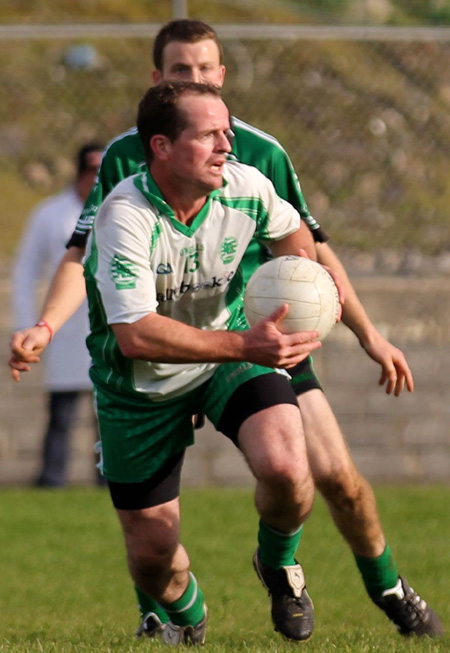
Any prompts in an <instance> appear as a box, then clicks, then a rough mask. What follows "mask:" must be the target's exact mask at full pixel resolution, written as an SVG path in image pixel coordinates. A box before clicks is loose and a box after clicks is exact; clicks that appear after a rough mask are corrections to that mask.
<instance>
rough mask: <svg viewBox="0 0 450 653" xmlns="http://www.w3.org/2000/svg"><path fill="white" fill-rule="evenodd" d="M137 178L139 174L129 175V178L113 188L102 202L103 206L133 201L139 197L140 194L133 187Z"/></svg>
mask: <svg viewBox="0 0 450 653" xmlns="http://www.w3.org/2000/svg"><path fill="white" fill-rule="evenodd" d="M138 176H139V173H137V174H135V175H131V176H130V177H125V179H122V181H119V183H118V184H117V185H116V186H114V188H113V189H112V191H111V192H110V193H109V194H108V195H107V196H106V198H105V199H104V201H103V204H105V205H108V204H111V202H117V201H120V200H133V199H135V198H136V197H140V194H139V192H138V190H137V188H136V185H135V183H134V182H135V179H136V177H138Z"/></svg>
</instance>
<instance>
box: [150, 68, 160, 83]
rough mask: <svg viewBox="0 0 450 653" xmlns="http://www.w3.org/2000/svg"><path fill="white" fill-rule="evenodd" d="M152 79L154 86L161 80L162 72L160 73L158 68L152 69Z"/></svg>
mask: <svg viewBox="0 0 450 653" xmlns="http://www.w3.org/2000/svg"><path fill="white" fill-rule="evenodd" d="M152 80H153V84H154V85H155V86H156V85H157V84H159V83H160V82H161V80H162V73H161V71H160V70H153V71H152Z"/></svg>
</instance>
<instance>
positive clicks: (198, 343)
mask: <svg viewBox="0 0 450 653" xmlns="http://www.w3.org/2000/svg"><path fill="white" fill-rule="evenodd" d="M112 328H113V330H114V333H115V336H116V338H117V341H118V343H119V347H120V349H121V351H122V353H123V355H124V356H126V357H127V358H131V359H140V360H149V361H153V362H157V363H200V362H202V363H224V362H231V361H241V360H245V359H244V355H245V342H244V337H243V334H242V333H240V332H236V331H206V330H200V329H196V328H194V327H191V326H189V325H187V324H183V323H182V322H178V321H177V320H173V319H171V318H168V317H164V316H162V315H157V314H156V313H151V314H149V315H147V316H145V317H144V318H142V319H141V320H138V321H137V322H135V323H134V324H115V325H113V327H112Z"/></svg>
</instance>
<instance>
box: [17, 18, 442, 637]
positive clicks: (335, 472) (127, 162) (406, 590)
mask: <svg viewBox="0 0 450 653" xmlns="http://www.w3.org/2000/svg"><path fill="white" fill-rule="evenodd" d="M154 63H155V70H154V72H153V81H154V82H155V83H159V82H160V81H162V80H166V79H189V80H192V81H196V82H201V81H207V82H211V83H213V84H215V85H216V86H219V87H220V86H222V84H223V82H224V78H225V67H224V66H223V63H222V49H221V46H220V43H219V41H218V38H217V35H216V33H215V31H214V29H213V28H212V27H210V26H209V25H206V24H205V23H203V22H201V21H195V20H178V21H172V22H171V23H168V24H167V25H166V26H164V27H163V28H162V30H161V31H160V33H159V34H158V36H157V38H156V40H155V44H154ZM232 129H233V132H234V138H233V141H232V151H231V152H230V153H229V156H230V157H232V158H234V159H236V160H239V161H242V162H244V163H247V164H249V165H254V166H256V167H257V168H258V169H259V170H261V171H262V172H263V173H264V174H265V175H266V176H267V177H268V178H269V179H271V180H272V182H273V183H274V186H275V188H276V190H277V192H278V194H279V195H280V196H281V197H283V198H284V199H287V200H288V201H289V202H290V203H291V204H293V206H294V207H295V208H296V209H297V210H298V211H299V213H300V215H301V216H302V218H303V219H304V220H305V222H306V223H307V224H308V225H309V226H310V228H311V230H312V233H313V235H314V238H315V241H316V251H317V258H318V260H319V262H321V263H323V264H326V265H328V266H329V267H331V268H332V269H334V270H335V271H337V272H338V274H339V277H340V279H341V283H342V284H343V286H344V289H345V296H346V300H345V306H344V310H343V316H342V320H343V322H344V323H345V324H346V325H347V326H348V327H349V328H350V329H351V330H352V331H353V332H354V333H355V335H356V337H357V338H358V340H359V342H360V344H361V346H362V347H363V349H364V350H365V351H366V353H367V354H368V355H369V356H370V357H371V358H372V359H373V360H374V361H376V362H377V363H379V364H380V366H381V370H382V372H381V377H380V384H381V385H384V384H386V391H387V392H388V393H392V392H394V394H395V395H396V396H398V395H399V394H400V393H401V392H402V390H403V387H404V385H405V384H406V386H407V388H408V389H409V390H410V391H412V390H413V387H414V386H413V378H412V374H411V371H410V369H409V367H408V364H407V362H406V360H405V357H404V356H403V354H402V352H401V351H399V350H398V349H397V348H395V347H393V346H392V345H391V344H390V343H389V342H387V341H386V340H385V339H384V338H383V337H382V336H381V334H380V333H378V331H377V330H376V328H375V327H374V325H373V324H372V322H371V321H370V319H369V317H368V316H367V314H366V312H365V310H364V308H363V307H362V305H361V303H360V302H359V300H358V297H357V296H356V293H355V291H354V289H353V287H352V285H351V283H350V281H349V279H348V277H347V275H346V273H345V270H344V269H343V267H342V265H341V264H340V262H339V260H338V259H337V257H336V256H335V254H334V253H333V251H332V249H331V248H330V247H329V245H328V243H326V242H324V240H326V237H325V236H324V234H323V232H322V231H321V230H320V228H319V225H318V224H317V222H316V221H315V220H314V219H312V218H311V216H310V214H309V211H308V208H307V206H306V203H305V201H304V199H303V196H302V193H301V189H300V186H299V183H298V179H297V176H296V174H295V171H294V169H293V166H292V163H291V161H290V159H289V157H288V156H287V154H286V152H285V150H284V149H283V148H282V147H281V146H280V144H279V143H278V141H277V140H276V139H275V138H273V137H272V136H270V135H269V134H265V133H264V132H262V131H260V130H258V129H256V128H255V127H252V126H250V125H248V124H246V123H244V122H242V121H241V120H239V119H236V118H232ZM144 161H145V157H144V153H143V149H142V145H141V143H140V140H139V136H138V134H137V131H136V129H132V130H130V131H129V132H127V133H125V134H122V135H121V136H119V137H118V138H116V139H115V140H114V141H113V142H112V143H111V144H110V145H109V147H108V148H107V150H106V152H105V154H104V158H103V163H102V166H101V169H100V175H99V179H98V183H97V185H96V186H95V187H94V189H93V192H92V194H91V196H90V198H89V199H88V201H87V203H86V205H85V209H84V211H83V214H82V216H81V219H80V221H79V223H78V225H77V229H76V232H75V234H74V236H73V237H72V240H71V247H70V248H69V249H68V252H67V254H66V257H65V259H64V261H63V263H62V265H61V267H60V271H59V274H58V275H57V277H56V278H55V281H54V285H53V289H52V292H51V293H50V296H49V300H48V301H47V303H46V306H45V307H44V310H43V313H42V316H41V317H42V319H45V320H47V322H48V323H50V324H51V325H52V327H53V328H54V329H55V330H57V329H58V328H59V327H60V326H61V324H63V323H64V321H65V320H66V319H67V317H68V316H69V315H71V314H72V312H73V310H74V307H76V306H77V301H78V298H79V300H80V301H81V298H82V297H83V296H84V293H85V291H84V283H83V280H82V273H81V265H80V261H81V257H82V254H83V251H84V246H85V244H86V238H87V234H88V232H89V230H90V228H91V225H92V222H93V220H94V219H95V216H96V213H97V210H98V207H99V205H100V203H101V202H102V200H103V198H104V197H106V195H107V194H108V193H109V192H110V191H111V190H112V188H114V186H115V185H116V184H117V183H118V182H119V181H121V180H122V179H124V178H125V177H127V176H128V175H130V174H134V173H136V172H138V171H139V170H140V169H141V167H142V166H143V165H144ZM265 256H266V253H265V251H264V250H263V249H262V248H261V247H260V246H259V245H258V244H257V243H256V242H255V241H254V242H253V243H252V245H251V247H250V249H249V252H248V253H247V259H246V260H247V262H248V265H247V268H246V269H247V270H248V271H249V272H250V271H251V269H252V266H256V265H258V264H259V262H261V261H262V260H264V259H265ZM47 344H48V333H47V332H46V329H42V328H38V327H36V328H33V329H28V330H25V331H22V332H19V333H17V334H15V335H14V336H13V339H12V351H13V355H12V358H11V362H10V365H11V367H12V374H13V375H14V376H15V378H16V379H17V378H18V375H19V374H20V372H21V371H25V370H27V369H29V365H30V363H31V362H33V361H36V360H37V359H38V354H39V353H40V351H42V349H43V348H44V347H45V346H46V345H47ZM291 372H292V371H291ZM293 374H294V389H295V391H296V394H297V397H298V402H299V405H300V409H301V414H302V420H303V424H304V428H305V434H306V443H307V448H308V457H309V462H310V465H311V470H312V474H313V478H314V482H315V484H316V487H317V488H318V489H319V491H320V492H321V494H322V495H323V497H324V498H325V500H326V502H327V504H328V507H329V510H330V513H331V516H332V518H333V520H334V521H335V523H336V526H337V527H338V529H339V530H340V532H341V533H342V535H343V537H344V538H345V540H346V541H347V542H348V544H349V546H350V548H351V550H352V552H353V555H354V557H355V561H356V564H357V566H358V568H359V570H360V572H361V574H362V578H363V581H364V584H365V587H366V589H367V591H368V593H369V595H370V597H371V598H372V600H373V601H374V602H375V603H376V605H378V606H379V607H380V608H381V609H383V610H384V611H385V612H386V614H387V615H388V617H389V618H390V619H392V620H393V621H394V623H395V624H396V625H397V627H398V629H399V631H400V632H401V633H403V634H406V635H408V634H411V633H415V634H428V635H438V634H439V633H440V632H441V626H440V623H439V621H438V620H437V618H435V616H434V613H433V612H432V611H431V610H430V609H429V608H428V606H427V605H426V603H425V602H424V601H422V600H420V597H418V595H417V593H416V592H414V590H412V589H411V588H410V587H409V585H408V584H407V583H406V581H405V580H404V579H402V578H400V577H399V575H398V571H397V565H396V563H395V560H394V559H393V556H392V553H391V551H390V548H389V547H388V545H387V543H386V540H385V537H384V533H383V530H382V526H381V523H380V520H379V516H378V511H377V506H376V501H375V497H374V494H373V491H372V489H371V487H370V486H369V484H368V483H367V481H366V480H365V479H364V478H363V477H362V476H361V474H360V473H359V471H358V470H357V469H356V466H355V464H354V462H353V460H352V458H351V455H350V452H349V450H348V447H347V445H346V443H345V439H344V437H343V434H342V432H341V430H340V428H339V425H338V423H337V421H336V419H335V417H334V415H333V412H332V410H331V407H330V405H329V403H328V402H327V399H326V397H325V395H324V393H323V392H322V390H321V387H320V382H319V380H318V379H317V377H316V375H315V373H314V371H313V369H312V365H311V361H310V360H305V361H303V362H302V363H301V364H300V365H299V366H298V368H297V370H295V371H294V372H293ZM141 607H142V612H143V613H145V612H146V611H148V612H150V611H151V604H150V605H149V604H147V603H146V602H145V597H141ZM147 608H148V609H147Z"/></svg>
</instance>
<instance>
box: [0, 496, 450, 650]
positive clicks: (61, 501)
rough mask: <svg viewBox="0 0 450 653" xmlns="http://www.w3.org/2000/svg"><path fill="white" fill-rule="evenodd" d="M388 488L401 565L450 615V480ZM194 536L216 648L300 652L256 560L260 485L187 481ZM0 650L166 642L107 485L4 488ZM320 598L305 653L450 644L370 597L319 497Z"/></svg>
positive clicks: (316, 584)
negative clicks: (396, 618)
mask: <svg viewBox="0 0 450 653" xmlns="http://www.w3.org/2000/svg"><path fill="white" fill-rule="evenodd" d="M376 491H377V497H378V501H379V507H380V511H381V514H382V517H383V522H384V526H385V530H386V533H387V535H388V539H389V542H390V545H391V548H392V549H393V551H394V553H395V555H396V558H397V560H398V561H399V563H400V567H401V572H402V573H403V574H404V575H405V576H406V577H407V578H408V580H409V582H410V583H411V584H412V585H413V586H414V587H415V588H416V589H417V590H418V591H420V592H421V593H422V595H423V596H424V597H425V598H426V600H427V601H429V602H430V604H432V605H433V607H435V609H436V611H437V612H438V613H439V614H440V615H441V617H442V619H443V621H444V627H445V628H446V630H448V626H449V624H450V605H449V589H448V588H449V582H450V546H449V544H450V517H449V513H448V505H449V501H450V488H449V487H411V488H404V487H402V488H400V487H380V488H377V490H376ZM182 509H183V522H182V535H183V537H182V539H183V542H184V543H185V544H186V546H187V548H188V550H189V552H190V554H191V559H192V567H193V570H194V572H195V573H196V575H197V577H198V579H199V581H200V583H201V585H202V587H203V589H204V591H205V594H206V597H207V601H208V605H209V608H210V623H209V630H208V641H207V644H206V646H205V649H204V650H205V651H211V652H214V653H219V652H230V653H231V652H255V653H256V652H261V653H266V652H273V651H279V652H284V651H291V650H293V649H294V648H296V645H295V644H292V643H287V642H283V640H282V639H281V638H280V637H279V636H278V635H277V634H276V633H274V631H273V630H272V626H271V623H270V618H269V602H268V599H267V596H266V595H265V591H264V590H263V588H262V587H261V586H260V584H259V581H258V580H257V578H256V576H255V575H254V572H253V570H252V568H251V562H250V561H251V556H252V553H253V550H254V548H255V534H256V526H257V518H256V514H255V512H254V510H253V506H252V497H251V492H250V491H249V490H245V489H242V490H241V489H186V490H185V491H184V492H183V495H182ZM0 522H1V529H0V652H6V651H8V652H9V651H14V652H17V653H25V652H26V653H28V652H34V651H36V652H38V651H44V652H52V653H67V652H71V653H72V652H74V653H75V652H76V653H78V652H85V651H98V652H106V651H121V652H123V653H128V652H129V651H141V652H144V651H150V650H151V651H160V650H166V648H165V647H163V646H162V645H161V644H159V643H155V642H151V641H149V640H147V641H141V640H136V639H134V637H133V633H134V630H135V628H136V626H137V623H138V618H137V612H136V608H135V604H134V595H133V591H132V587H131V582H130V580H129V578H128V573H127V569H126V563H125V556H124V549H123V544H122V536H121V533H120V530H119V526H118V523H117V521H116V517H115V515H114V512H113V510H112V508H111V506H110V501H109V496H108V494H107V492H106V491H104V490H100V489H70V490H65V491H60V492H51V491H45V490H41V491H39V490H10V489H8V490H2V494H1V499H0ZM299 559H300V560H301V562H302V563H303V565H304V567H305V570H306V574H307V579H308V588H309V591H310V593H311V596H312V597H313V599H314V603H315V607H316V630H315V633H314V637H313V638H312V640H311V641H310V642H308V643H307V644H303V645H302V646H303V649H304V650H305V651H310V652H311V653H312V652H318V651H320V652H326V653H334V652H338V653H347V652H350V651H351V652H355V653H366V652H369V651H380V652H382V653H391V652H394V651H415V652H423V651H433V652H434V651H436V652H441V651H442V652H443V651H450V638H449V637H448V636H446V637H444V638H443V639H441V640H439V641H432V640H428V639H427V640H405V639H403V638H401V637H400V636H399V635H398V634H397V633H396V631H395V629H394V627H393V626H392V624H390V623H389V622H388V621H387V619H386V618H385V617H384V616H383V614H382V613H381V612H380V611H378V609H377V608H376V607H374V606H373V605H372V603H371V602H370V601H369V600H368V599H367V597H366V595H365V592H364V589H363V586H362V584H361V582H360V580H359V577H358V572H357V570H356V568H355V566H354V563H353V560H352V556H351V555H350V553H349V551H348V549H347V548H346V546H345V545H344V543H343V541H342V539H341V537H340V536H339V534H338V533H337V532H336V530H335V529H334V527H333V526H332V524H331V521H330V519H329V517H328V515H327V512H326V509H325V507H324V504H323V502H322V501H321V500H319V499H317V501H316V505H315V508H314V512H313V515H312V516H311V518H310V521H309V523H308V527H307V529H306V532H305V535H304V537H303V540H302V543H301V547H300V549H299Z"/></svg>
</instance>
